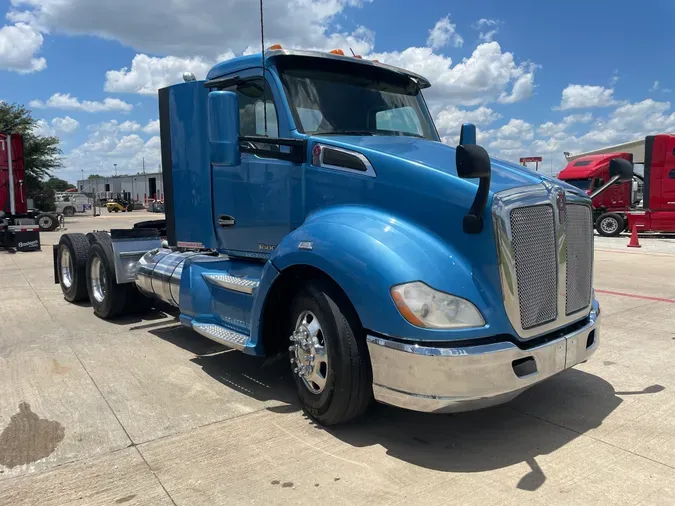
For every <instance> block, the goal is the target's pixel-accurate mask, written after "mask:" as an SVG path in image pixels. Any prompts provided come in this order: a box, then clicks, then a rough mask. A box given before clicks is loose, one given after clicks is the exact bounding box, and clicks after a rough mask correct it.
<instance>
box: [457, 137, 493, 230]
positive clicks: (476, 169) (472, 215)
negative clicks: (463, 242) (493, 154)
mask: <svg viewBox="0 0 675 506" xmlns="http://www.w3.org/2000/svg"><path fill="white" fill-rule="evenodd" d="M455 164H456V166H457V175H458V176H459V177H461V178H462V179H476V178H478V180H479V183H478V190H477V191H476V197H475V198H474V199H473V204H471V209H469V212H468V213H467V214H466V216H464V220H463V221H462V228H463V230H464V232H466V233H467V234H479V233H480V232H481V231H482V230H483V211H485V206H486V205H487V201H488V197H489V195H490V174H491V173H492V168H491V166H490V157H489V156H488V154H487V151H485V148H483V147H482V146H479V145H478V144H476V127H475V126H474V125H472V124H466V125H462V131H461V133H460V135H459V146H457V151H456V159H455Z"/></svg>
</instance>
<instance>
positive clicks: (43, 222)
mask: <svg viewBox="0 0 675 506" xmlns="http://www.w3.org/2000/svg"><path fill="white" fill-rule="evenodd" d="M38 225H40V228H49V227H51V226H52V219H51V218H50V217H49V216H42V217H41V218H40V219H39V220H38Z"/></svg>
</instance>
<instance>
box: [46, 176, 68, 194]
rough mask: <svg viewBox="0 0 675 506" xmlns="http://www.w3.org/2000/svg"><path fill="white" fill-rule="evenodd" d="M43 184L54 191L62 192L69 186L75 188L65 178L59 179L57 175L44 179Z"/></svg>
mask: <svg viewBox="0 0 675 506" xmlns="http://www.w3.org/2000/svg"><path fill="white" fill-rule="evenodd" d="M44 184H45V186H46V187H47V188H51V189H52V190H54V191H55V192H64V191H66V190H68V189H70V188H75V187H74V186H73V185H72V184H70V183H69V182H68V181H66V180H65V179H59V178H58V177H54V176H52V177H50V178H49V179H47V181H45V183H44Z"/></svg>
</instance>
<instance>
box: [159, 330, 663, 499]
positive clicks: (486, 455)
mask: <svg viewBox="0 0 675 506" xmlns="http://www.w3.org/2000/svg"><path fill="white" fill-rule="evenodd" d="M150 332H151V333H152V334H154V335H156V336H158V337H160V338H162V339H164V340H166V341H169V342H171V343H173V344H175V345H176V346H179V347H181V348H184V349H186V350H188V351H190V352H191V353H193V354H195V355H197V356H196V357H195V358H193V359H192V361H193V362H194V363H196V364H198V365H199V366H201V367H202V369H203V370H204V372H205V373H207V374H209V375H210V376H211V377H213V378H214V379H216V380H217V381H220V382H221V383H223V384H226V385H227V386H228V387H230V388H232V389H235V390H237V391H239V392H241V393H244V394H245V395H248V396H250V397H252V398H254V399H257V400H260V401H263V402H265V401H279V402H280V403H281V404H280V405H278V406H276V407H272V408H268V409H269V410H270V411H273V412H278V413H289V412H295V411H300V410H301V407H300V404H299V403H298V401H297V395H296V393H295V385H294V384H293V380H292V378H291V374H290V371H289V368H288V365H287V363H286V358H285V357H282V358H277V359H262V358H258V357H252V356H248V355H243V354H241V353H238V352H235V351H232V350H228V349H227V348H226V347H224V346H221V345H219V344H217V343H213V342H211V341H209V340H208V339H205V338H202V337H201V336H196V335H195V334H194V333H193V332H192V331H190V330H189V329H186V328H183V327H180V326H178V327H176V326H174V327H169V328H166V329H159V330H158V329H155V330H150ZM662 390H664V387H663V386H661V385H651V386H646V387H645V388H644V389H643V390H640V391H635V392H617V391H615V390H614V387H613V386H612V385H611V384H610V383H608V382H607V381H605V380H604V379H602V378H600V377H598V376H595V375H593V374H589V373H586V372H583V371H581V370H577V369H570V370H568V371H565V372H563V373H561V374H559V375H557V376H555V377H553V378H551V379H549V380H548V381H546V382H543V383H541V384H539V385H536V386H534V387H533V388H531V389H529V390H527V391H526V392H524V393H523V394H522V395H521V396H520V397H518V398H516V399H515V400H514V401H512V402H510V403H508V404H505V405H502V406H497V407H494V408H489V409H484V410H481V411H474V412H468V413H456V414H433V413H417V412H413V411H406V410H403V409H398V408H394V407H391V406H385V405H381V404H374V405H373V406H372V407H371V408H370V410H369V411H368V412H367V413H366V415H365V416H363V417H361V418H360V419H358V420H356V421H354V422H352V423H349V424H346V425H344V426H336V427H327V428H326V427H321V426H319V425H317V424H316V423H315V422H313V421H312V419H311V418H309V417H307V423H310V424H312V425H313V426H314V427H315V428H316V429H317V430H325V431H326V432H328V433H329V434H331V435H332V436H333V437H335V438H337V439H339V440H341V441H343V442H345V443H347V444H349V445H351V446H354V447H356V448H362V447H368V446H372V445H380V446H382V447H384V448H385V449H386V452H387V455H389V456H391V457H393V458H396V459H399V460H402V461H405V462H407V463H410V464H413V465H416V466H420V467H423V468H427V469H431V470H435V471H442V472H448V473H478V472H484V471H491V470H496V469H502V468H506V467H510V466H513V465H516V464H519V463H523V462H524V463H526V464H527V465H528V467H529V468H530V470H529V471H528V472H527V473H525V474H524V475H523V476H522V477H521V478H520V479H519V481H518V482H517V484H516V486H517V488H519V489H522V490H528V491H533V490H536V489H538V488H539V487H540V486H541V485H543V483H544V482H545V481H546V479H547V478H546V474H545V468H542V467H541V466H540V465H539V463H538V462H537V457H538V456H541V455H548V454H551V453H553V452H556V451H558V450H559V449H561V448H562V447H564V446H565V445H567V444H568V443H571V442H572V441H574V440H575V439H576V438H578V437H579V436H580V435H582V434H585V433H587V432H589V431H592V430H593V429H596V428H598V427H600V426H601V425H602V423H603V421H604V420H605V419H606V418H607V417H608V416H609V415H610V414H611V413H612V412H613V411H614V410H615V409H616V408H617V407H618V406H619V405H620V404H621V403H622V402H623V401H622V399H621V397H620V396H625V395H649V394H655V393H658V392H660V391H662Z"/></svg>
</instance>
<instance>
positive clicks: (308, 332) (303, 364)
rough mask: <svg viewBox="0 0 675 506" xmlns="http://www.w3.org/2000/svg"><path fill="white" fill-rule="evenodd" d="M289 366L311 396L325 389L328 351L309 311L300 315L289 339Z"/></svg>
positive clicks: (321, 332)
mask: <svg viewBox="0 0 675 506" xmlns="http://www.w3.org/2000/svg"><path fill="white" fill-rule="evenodd" d="M290 340H291V346H290V347H289V351H290V352H291V353H290V354H291V365H292V366H293V372H294V373H295V374H297V375H298V376H299V377H300V379H302V382H303V383H304V385H305V387H307V389H308V390H309V391H310V392H312V393H313V394H320V393H321V392H323V390H324V388H326V381H327V376H328V350H327V349H326V343H325V340H324V335H323V329H322V328H321V324H320V323H319V319H318V318H317V317H316V315H314V313H312V312H311V311H303V312H302V313H300V316H299V317H298V320H297V322H296V324H295V331H294V332H293V334H292V335H291V337H290Z"/></svg>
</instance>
